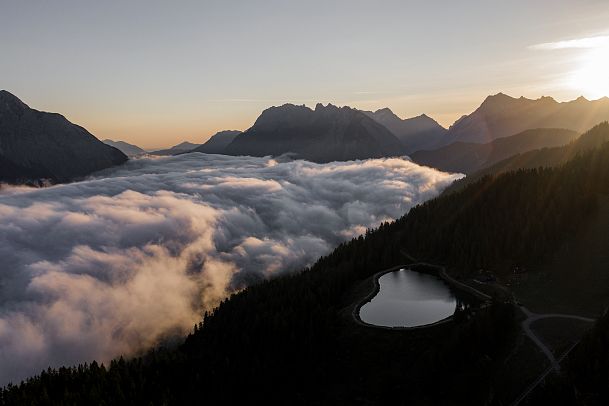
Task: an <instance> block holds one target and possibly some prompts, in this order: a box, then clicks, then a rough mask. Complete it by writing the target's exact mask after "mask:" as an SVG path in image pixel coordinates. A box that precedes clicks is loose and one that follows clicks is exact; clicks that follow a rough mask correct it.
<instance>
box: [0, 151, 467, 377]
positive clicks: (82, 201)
mask: <svg viewBox="0 0 609 406" xmlns="http://www.w3.org/2000/svg"><path fill="white" fill-rule="evenodd" d="M458 177H459V176H458V175H449V174H446V173H442V172H438V171H436V170H433V169H429V168H424V167H421V166H418V165H416V164H414V163H412V162H410V161H407V160H403V159H375V160H368V161H354V162H339V163H330V164H326V165H318V164H314V163H310V162H305V161H290V162H277V161H275V160H272V159H268V158H250V157H228V156H221V155H205V154H187V155H182V156H178V157H170V158H161V159H139V160H133V161H130V162H128V163H127V164H126V165H124V166H122V167H121V168H119V169H114V170H109V171H105V172H103V173H100V174H99V175H98V176H97V177H95V178H93V179H89V180H86V181H83V182H77V183H73V184H68V185H60V186H54V187H50V188H46V189H28V188H20V187H9V188H3V189H1V190H0V258H2V261H1V262H0V385H3V384H6V383H8V382H9V381H12V382H17V381H18V380H21V379H23V378H25V377H27V376H28V375H32V374H35V373H38V372H40V370H42V369H43V368H46V367H47V366H49V365H51V366H59V365H65V364H76V363H79V362H85V361H87V362H88V361H91V360H93V359H97V360H101V361H106V362H107V361H108V360H109V359H111V358H112V357H115V356H118V355H120V354H125V355H130V354H135V353H138V352H139V351H143V350H145V349H147V348H150V347H151V346H153V345H154V344H155V343H157V342H159V340H161V339H163V338H166V337H170V336H172V335H175V334H185V333H187V332H188V331H189V330H190V329H191V328H192V325H193V324H194V323H196V322H198V321H199V319H200V315H201V314H202V312H203V311H204V310H205V309H209V308H211V307H213V306H214V305H216V304H217V303H218V301H220V300H221V299H223V298H225V297H226V296H227V295H228V294H230V292H232V291H235V290H238V289H241V288H243V287H245V286H247V285H248V284H250V283H252V282H254V281H258V280H260V279H264V278H268V277H270V276H272V275H274V274H277V273H280V272H289V271H294V270H297V269H299V268H301V267H303V266H305V265H308V264H311V263H312V262H313V261H314V260H315V259H316V258H318V257H319V256H320V255H323V254H326V253H328V252H329V251H330V250H331V249H332V248H333V247H334V246H335V245H337V244H338V243H340V242H341V241H344V240H346V239H348V238H351V237H353V236H356V235H358V234H360V233H361V232H363V231H364V230H365V229H366V228H367V227H374V226H376V225H378V224H379V223H380V222H381V221H384V220H389V219H393V218H396V217H399V216H400V215H402V214H403V213H404V212H406V211H407V210H408V209H409V208H410V207H412V206H413V205H415V204H417V203H420V202H421V201H424V200H426V199H428V198H430V197H433V196H435V195H437V194H438V193H439V191H440V190H441V189H443V188H444V187H446V186H447V185H448V184H449V183H450V182H452V181H453V180H455V179H456V178H458Z"/></svg>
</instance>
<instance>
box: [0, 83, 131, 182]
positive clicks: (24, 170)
mask: <svg viewBox="0 0 609 406" xmlns="http://www.w3.org/2000/svg"><path fill="white" fill-rule="evenodd" d="M126 160H127V157H126V156H125V155H124V154H123V153H122V152H120V151H119V150H118V149H116V148H114V147H111V146H109V145H106V144H104V143H102V142H101V141H99V140H98V139H97V138H95V137H94V136H93V135H92V134H91V133H89V132H88V131H87V130H85V129H84V128H82V127H80V126H78V125H75V124H72V123H71V122H69V121H68V120H67V119H66V118H65V117H63V116H62V115H60V114H56V113H46V112H42V111H38V110H34V109H31V108H30V107H28V106H27V105H26V104H25V103H23V102H22V101H21V100H19V99H18V98H17V97H15V96H14V95H12V94H11V93H9V92H7V91H5V90H1V91H0V181H4V182H11V183H13V182H17V183H21V182H36V181H38V180H40V179H49V180H51V181H52V182H66V181H70V180H74V179H76V178H79V177H82V176H85V175H88V174H90V173H91V172H94V171H98V170H101V169H105V168H108V167H110V166H113V165H118V164H121V163H123V162H125V161H126Z"/></svg>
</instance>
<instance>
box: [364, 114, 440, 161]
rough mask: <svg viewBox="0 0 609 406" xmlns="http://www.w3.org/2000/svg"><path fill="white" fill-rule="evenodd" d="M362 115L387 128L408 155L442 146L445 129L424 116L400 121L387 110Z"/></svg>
mask: <svg viewBox="0 0 609 406" xmlns="http://www.w3.org/2000/svg"><path fill="white" fill-rule="evenodd" d="M363 113H364V114H366V115H367V116H369V117H371V118H372V119H374V120H375V121H376V122H378V123H380V124H382V125H384V126H385V127H387V128H388V129H389V131H391V132H392V133H393V134H394V135H395V136H396V137H397V138H398V139H399V140H400V141H401V142H402V144H403V145H404V148H405V151H406V153H408V154H410V153H411V152H414V151H418V150H425V149H432V148H435V147H437V146H438V145H441V144H443V143H444V141H443V140H444V138H445V137H446V132H447V130H446V128H444V127H442V126H441V125H440V124H438V122H437V121H435V120H434V119H433V118H431V117H429V116H427V115H425V114H421V115H420V116H417V117H412V118H406V119H401V118H400V117H398V116H397V115H396V114H395V113H394V112H393V111H391V110H390V109H388V108H384V109H380V110H377V111H374V112H372V111H363Z"/></svg>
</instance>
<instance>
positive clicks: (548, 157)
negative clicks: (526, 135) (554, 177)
mask: <svg viewBox="0 0 609 406" xmlns="http://www.w3.org/2000/svg"><path fill="white" fill-rule="evenodd" d="M607 142H609V123H607V122H606V121H605V122H603V123H601V124H599V125H597V126H595V127H593V128H592V129H590V130H589V131H586V132H585V133H584V134H582V135H581V136H579V137H578V138H576V139H575V140H573V141H571V142H570V143H568V144H567V145H563V146H561V147H554V148H541V149H536V150H532V151H528V152H525V153H522V154H517V155H514V156H512V157H509V158H507V159H504V160H502V161H499V162H497V163H495V164H494V165H491V166H489V167H486V168H482V169H480V170H479V171H476V172H474V173H472V174H471V175H468V176H467V177H465V178H463V179H461V180H458V181H456V182H454V183H453V184H452V185H450V186H449V187H448V188H447V189H446V190H445V192H444V193H451V192H453V191H457V190H461V189H463V188H464V187H466V186H468V185H470V184H472V183H475V182H476V181H478V180H480V179H482V178H484V177H485V176H497V175H500V174H502V173H506V172H511V171H516V170H519V169H534V168H540V167H543V168H548V167H556V166H560V165H562V164H564V163H565V162H567V161H569V160H571V159H573V158H575V157H576V156H577V155H581V154H583V153H585V152H587V151H590V150H594V149H597V148H599V147H600V146H602V145H603V144H606V143H607Z"/></svg>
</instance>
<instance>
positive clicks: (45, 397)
mask: <svg viewBox="0 0 609 406" xmlns="http://www.w3.org/2000/svg"><path fill="white" fill-rule="evenodd" d="M600 133H603V134H605V133H606V134H605V135H608V136H609V125H607V124H605V125H603V126H599V127H596V128H595V129H593V130H592V131H591V133H590V134H600ZM606 195H609V144H604V145H602V146H601V147H599V148H596V149H592V150H590V151H587V152H582V153H580V154H575V156H574V157H572V159H571V160H569V161H568V162H566V163H565V164H564V165H559V166H556V167H552V168H545V169H535V168H533V169H522V170H518V171H516V172H509V173H505V174H503V175H499V176H494V177H490V176H489V177H484V178H482V179H480V180H478V181H477V182H475V183H473V184H470V185H468V186H466V187H465V188H463V189H462V190H460V191H458V192H455V193H452V194H448V195H444V196H441V197H439V198H436V199H433V200H431V201H429V202H427V203H424V204H422V205H420V206H417V207H416V208H414V209H412V210H411V211H410V212H409V213H408V214H407V215H405V216H403V217H402V218H400V219H398V220H397V221H395V222H392V223H389V224H383V225H382V226H381V227H379V228H378V229H377V230H374V231H372V230H371V231H368V232H367V233H366V234H365V235H364V236H360V237H359V238H356V239H354V240H352V241H350V242H348V243H344V244H342V245H340V246H339V247H337V248H336V250H334V252H332V253H331V254H330V255H328V256H326V257H323V258H321V259H320V260H319V261H318V262H317V263H316V264H315V265H313V266H312V267H311V268H310V269H305V270H303V272H300V273H298V274H294V275H289V276H283V277H280V278H277V279H274V280H271V281H268V282H264V283H261V284H259V285H256V286H253V287H250V288H248V289H246V290H244V291H242V292H240V293H238V294H236V295H234V296H233V297H231V298H230V299H229V300H226V301H224V302H223V303H222V304H221V305H220V306H219V307H218V308H217V309H216V310H215V311H214V312H213V313H212V314H207V315H205V317H204V319H203V321H202V322H201V323H200V324H199V325H197V326H195V328H194V330H193V332H192V334H191V335H189V337H188V338H187V339H186V340H185V343H184V344H183V345H181V346H179V348H177V349H160V350H157V351H155V352H151V353H149V354H147V355H146V356H144V357H142V358H138V359H134V360H130V361H124V360H118V361H113V362H112V364H110V365H109V366H106V367H101V366H100V365H98V364H97V363H93V364H90V365H85V366H80V367H77V368H62V369H59V370H49V371H47V372H44V373H43V374H41V375H39V376H37V377H35V378H32V379H30V380H29V381H28V382H26V383H23V384H21V385H17V386H10V387H8V388H6V389H5V390H4V391H3V392H2V394H1V395H0V399H1V401H0V404H3V405H11V404H121V403H137V404H189V403H194V402H197V403H206V402H209V403H211V404H214V403H218V402H221V403H225V404H231V403H246V402H248V403H258V402H264V403H266V404H269V403H282V404H285V403H289V404H387V403H389V402H391V403H392V404H448V405H451V404H463V405H476V404H489V403H490V404H492V403H496V404H506V402H505V401H506V400H505V399H503V400H502V399H496V398H494V392H495V391H494V390H493V388H492V385H493V384H496V382H500V381H501V377H498V376H495V375H494V373H495V371H496V370H497V366H498V365H500V364H501V363H503V361H504V360H505V358H506V357H507V356H508V355H509V354H510V347H511V345H512V343H513V342H512V340H513V337H514V334H515V333H514V332H515V325H516V324H515V319H514V317H515V315H514V310H513V307H512V306H511V305H510V304H504V303H494V304H493V305H492V306H491V307H490V308H488V309H487V310H485V311H480V312H479V313H478V314H477V315H476V316H475V317H473V318H469V319H467V318H466V319H464V320H461V321H459V322H455V323H454V324H448V325H444V326H439V327H435V328H431V329H424V330H418V331H387V330H378V329H369V328H365V327H360V326H358V325H355V324H354V323H352V322H351V321H350V318H349V315H345V309H346V308H347V307H348V306H349V303H351V302H352V300H353V296H352V292H353V290H354V289H356V288H357V286H358V285H359V284H360V283H361V282H362V281H363V280H364V279H366V278H368V277H370V276H371V275H373V274H374V273H376V272H378V271H379V270H382V269H385V268H387V267H389V266H392V265H395V264H399V263H403V262H404V261H405V259H404V256H403V254H402V253H403V252H407V253H408V254H410V255H412V256H414V257H416V258H417V259H423V260H427V261H434V262H438V263H443V264H446V265H447V266H448V270H449V272H451V273H452V274H453V275H454V276H457V277H458V276H460V275H465V274H467V273H469V272H471V271H474V270H477V269H478V268H480V267H484V268H486V269H490V270H492V271H494V272H496V273H497V274H502V273H505V272H507V271H509V270H510V269H511V267H513V266H526V267H531V268H532V269H535V266H536V265H537V264H538V263H541V262H543V261H544V260H545V259H546V258H547V257H548V256H550V255H551V254H552V253H553V252H555V251H556V250H558V249H560V247H562V246H563V245H564V244H566V243H568V242H570V241H572V240H573V239H577V236H578V233H579V232H580V229H581V228H582V227H584V226H585V225H586V224H587V223H588V222H590V221H591V219H593V218H594V215H595V213H596V212H597V210H598V209H599V204H602V203H601V202H602V197H603V196H606ZM587 260H588V261H593V260H594V258H592V257H591V258H588V259H587ZM364 383H365V385H364ZM590 390H591V391H595V390H597V389H594V388H592V389H590ZM510 400H511V399H510Z"/></svg>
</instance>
